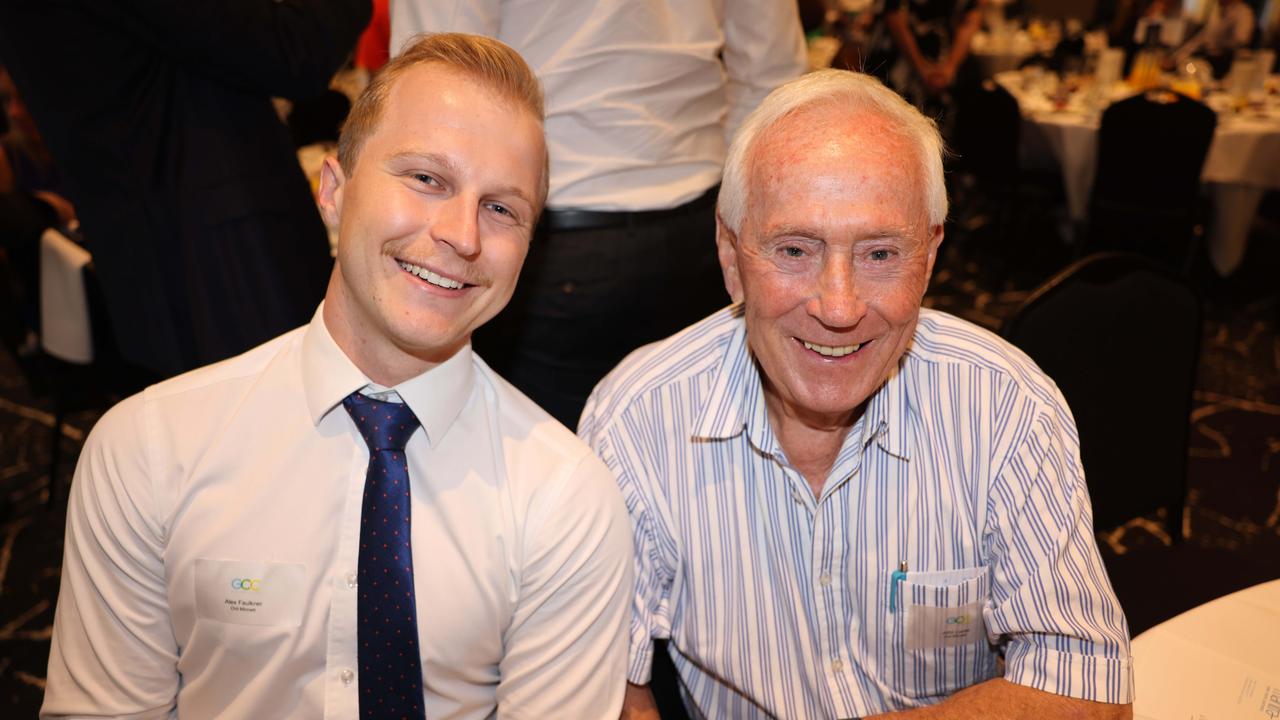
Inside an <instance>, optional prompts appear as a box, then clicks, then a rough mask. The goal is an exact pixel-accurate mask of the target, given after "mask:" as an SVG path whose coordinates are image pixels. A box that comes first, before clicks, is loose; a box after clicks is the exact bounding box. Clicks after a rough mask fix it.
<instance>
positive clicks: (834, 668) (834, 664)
mask: <svg viewBox="0 0 1280 720" xmlns="http://www.w3.org/2000/svg"><path fill="white" fill-rule="evenodd" d="M831 672H833V673H841V672H844V663H843V662H841V661H839V660H832V661H831Z"/></svg>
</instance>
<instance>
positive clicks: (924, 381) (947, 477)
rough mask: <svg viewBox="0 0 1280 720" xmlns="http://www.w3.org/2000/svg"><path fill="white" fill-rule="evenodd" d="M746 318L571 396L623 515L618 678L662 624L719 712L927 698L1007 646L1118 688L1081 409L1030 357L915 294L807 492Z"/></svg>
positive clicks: (695, 703)
mask: <svg viewBox="0 0 1280 720" xmlns="http://www.w3.org/2000/svg"><path fill="white" fill-rule="evenodd" d="M741 316H742V313H741V310H740V307H730V308H727V309H725V310H723V311H721V312H718V313H716V314H714V315H712V316H711V317H709V318H707V319H705V320H703V321H702V322H700V323H698V324H696V325H693V326H691V327H689V328H687V329H686V330H684V331H682V332H680V333H679V334H677V335H674V336H672V337H670V338H668V339H666V340H664V341H661V342H659V343H655V344H653V345H650V346H647V347H645V348H642V349H640V350H638V351H637V352H635V353H633V354H632V355H631V356H630V357H629V358H627V359H626V360H625V361H623V363H622V364H621V365H619V366H618V367H617V368H616V369H615V370H614V371H613V372H612V373H611V374H610V375H609V376H608V377H607V378H605V380H603V381H602V382H601V383H600V385H599V386H597V388H596V390H595V392H594V393H593V395H592V397H591V400H590V401H589V402H588V403H587V407H586V410H585V411H584V413H583V417H582V422H581V425H580V428H579V433H580V434H581V435H582V437H583V438H584V439H586V440H587V442H588V443H589V444H590V445H591V446H592V447H593V448H594V449H595V451H596V452H597V453H598V454H599V455H600V457H601V458H603V459H604V461H605V463H606V464H607V465H608V466H609V468H610V469H611V470H612V471H613V473H614V474H615V476H616V477H617V478H618V482H619V484H620V486H621V488H622V492H623V496H624V498H625V500H626V503H627V507H628V509H629V510H630V512H631V517H632V520H633V521H634V524H635V540H636V569H637V577H636V597H635V601H634V605H633V608H632V621H631V660H630V668H629V671H628V672H629V674H628V677H629V680H630V681H631V682H633V683H637V684H644V683H647V682H648V681H649V673H650V666H651V661H652V652H653V642H652V638H668V637H669V638H670V639H671V649H672V657H673V659H674V661H675V664H676V667H677V670H678V671H679V673H680V675H681V678H682V680H683V684H684V687H685V690H686V691H687V695H686V698H685V702H686V704H687V705H692V709H694V710H695V711H696V714H698V715H703V716H706V717H712V718H756V717H778V718H818V717H829V718H847V717H853V716H862V715H869V714H874V713H878V712H885V711H889V710H896V709H904V708H910V707H915V706H920V705H925V704H931V703H936V702H940V701H941V700H943V699H944V698H946V697H947V696H948V695H950V694H951V693H953V692H955V691H957V690H959V689H961V688H964V687H966V686H969V685H972V684H974V683H977V682H980V681H983V680H986V679H988V678H992V677H995V676H996V675H997V673H998V668H999V663H998V658H999V655H1000V652H1001V651H1003V653H1004V670H1003V676H1004V677H1005V678H1006V679H1008V680H1009V681H1012V682H1015V683H1019V684H1022V685H1027V686H1030V687H1033V688H1038V689H1041V690H1045V691H1049V692H1053V693H1057V694H1061V695H1068V696H1072V697H1077V698H1086V699H1090V700H1097V701H1104V702H1113V703H1125V702H1131V701H1132V696H1133V690H1132V670H1131V663H1130V658H1129V634H1128V626H1127V624H1126V622H1125V619H1124V615H1123V613H1122V612H1121V610H1120V606H1119V604H1118V603H1117V601H1116V598H1115V594H1114V593H1113V592H1112V590H1111V584H1110V581H1109V580H1108V579H1107V576H1106V571H1105V570H1104V568H1103V565H1102V561H1101V558H1100V557H1099V555H1098V550H1097V545H1096V544H1095V542H1094V538H1093V532H1092V525H1093V523H1092V512H1091V510H1090V506H1089V497H1088V494H1087V491H1086V488H1085V483H1084V476H1083V473H1082V470H1081V466H1080V457H1079V439H1078V437H1077V435H1076V430H1075V423H1074V421H1073V420H1072V418H1071V415H1070V412H1069V411H1068V409H1067V407H1066V403H1065V402H1064V400H1063V398H1062V395H1061V394H1060V393H1059V392H1058V389H1057V387H1056V386H1055V385H1054V384H1053V383H1052V381H1050V380H1049V379H1048V378H1047V377H1045V375H1044V374H1043V373H1042V372H1041V371H1040V370H1039V368H1037V367H1036V366H1035V365H1034V364H1033V363H1032V362H1031V361H1030V360H1029V359H1027V357H1026V356H1025V355H1023V354H1022V353H1021V352H1019V351H1018V350H1017V349H1015V348H1013V347H1012V346H1010V345H1009V344H1008V343H1005V342H1004V341H1002V340H1000V339H999V338H997V337H996V336H994V335H992V334H991V333H989V332H987V331H985V330H982V329H980V328H977V327H975V326H973V325H971V324H969V323H966V322H964V321H962V320H960V319H958V318H955V317H952V316H950V315H947V314H945V313H941V312H936V311H931V310H923V311H922V312H921V315H920V321H919V324H918V326H917V328H916V332H915V336H914V338H913V340H912V343H911V346H910V348H909V349H908V350H907V352H906V354H905V355H904V356H903V358H902V360H901V362H900V364H899V368H898V371H897V372H896V373H895V374H894V375H893V376H892V377H890V378H889V380H888V381H887V382H886V383H885V385H884V386H883V387H882V388H881V389H880V390H879V391H877V393H876V394H875V395H874V396H873V397H872V398H871V400H870V401H869V402H868V404H867V408H866V411H865V412H864V413H863V415H862V417H861V418H860V419H859V420H858V421H857V423H856V424H855V425H854V427H853V429H852V431H851V432H850V433H849V436H848V438H847V439H846V441H845V443H844V447H843V448H842V450H841V452H840V454H839V456H838V457H837V459H836V462H835V465H834V467H833V468H832V471H831V474H830V476H829V477H828V478H827V481H826V484H825V485H824V486H823V489H822V495H821V497H819V498H816V499H815V498H814V496H813V492H812V491H811V490H810V489H809V485H808V484H807V483H806V482H805V480H804V478H803V477H802V476H801V475H800V474H799V473H798V472H797V471H796V470H795V469H794V468H792V467H791V466H790V465H789V464H788V463H787V461H786V458H785V456H784V454H783V452H782V448H781V447H780V445H779V444H778V441H777V439H776V438H775V436H774V434H773V432H772V430H771V428H770V423H769V417H768V414H767V412H766V410H765V404H764V396H763V394H762V390H761V381H760V374H759V371H758V369H757V365H756V364H755V362H754V360H753V359H752V357H751V354H750V351H749V349H748V346H747V343H746V327H745V324H744V322H743V320H742V318H741ZM903 562H905V563H906V566H907V572H906V577H905V579H902V580H900V581H895V580H892V576H893V573H894V571H895V570H898V569H900V563H903ZM891 586H896V590H893V593H894V594H895V598H894V599H895V607H894V609H893V610H891V609H890V594H891ZM984 630H985V632H984Z"/></svg>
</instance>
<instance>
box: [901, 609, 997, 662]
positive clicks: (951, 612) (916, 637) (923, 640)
mask: <svg viewBox="0 0 1280 720" xmlns="http://www.w3.org/2000/svg"><path fill="white" fill-rule="evenodd" d="M983 625H984V624H983V621H982V603H980V602H972V603H968V604H967V605H961V606H959V607H930V606H928V605H912V606H910V607H909V608H908V609H907V649H908V650H929V649H932V648H940V647H955V646H956V645H968V644H969V643H975V642H978V640H979V639H981V638H983V637H985V630H984V626H983Z"/></svg>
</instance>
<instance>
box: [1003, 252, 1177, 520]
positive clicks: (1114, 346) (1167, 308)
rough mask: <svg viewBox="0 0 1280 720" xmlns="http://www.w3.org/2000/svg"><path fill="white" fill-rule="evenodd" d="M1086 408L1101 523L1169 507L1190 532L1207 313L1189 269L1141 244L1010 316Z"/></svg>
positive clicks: (1076, 410)
mask: <svg viewBox="0 0 1280 720" xmlns="http://www.w3.org/2000/svg"><path fill="white" fill-rule="evenodd" d="M1002 334H1003V336H1004V337H1005V339H1007V340H1009V341H1010V342H1012V343H1013V344H1014V345H1016V346H1017V347H1018V348H1020V349H1021V350H1023V351H1024V352H1025V353H1027V355H1029V356H1030V357H1031V359H1032V360H1034V361H1035V362H1036V363H1037V364H1039V365H1040V367H1041V368H1042V369H1044V371H1045V372H1046V373H1048V375H1049V377H1051V378H1053V380H1054V382H1056V383H1057V385H1058V387H1059V389H1061V391H1062V394H1063V396H1064V397H1065V398H1066V400H1067V404H1068V406H1069V407H1070V408H1071V412H1072V415H1073V416H1074V417H1075V420H1076V426H1077V428H1078V430H1079V436H1080V454H1081V459H1082V462H1083V464H1084V473H1085V478H1086V481H1087V483H1088V488H1089V495H1090V497H1091V498H1092V500H1093V510H1094V523H1095V527H1096V528H1098V529H1100V530H1101V529H1109V528H1112V527H1115V526H1118V525H1120V524H1122V523H1124V522H1127V521H1128V520H1130V519H1132V518H1134V517H1138V516H1141V515H1146V514H1148V513H1152V512H1154V511H1157V510H1160V509H1164V510H1165V523H1166V526H1167V527H1168V530H1169V535H1170V537H1172V538H1175V539H1181V537H1182V532H1181V526H1182V514H1183V508H1184V506H1185V502H1186V488H1187V447H1188V433H1189V431H1190V415H1191V402H1192V391H1193V389H1194V383H1195V374H1196V367H1197V365H1198V360H1199V349H1200V334H1201V314H1200V303H1199V299H1198V298H1197V296H1196V294H1195V292H1194V291H1193V290H1192V289H1191V287H1190V285H1188V283H1187V281H1186V280H1185V279H1183V278H1182V277H1181V276H1179V275H1177V274H1176V273H1174V272H1172V271H1171V270H1169V269H1168V268H1166V267H1164V266H1162V265H1160V264H1159V263H1156V262H1154V261H1152V260H1150V259H1147V258H1144V257H1142V256H1139V255H1135V254H1132V253H1115V252H1112V253H1099V254H1096V255H1091V256H1089V257H1087V258H1084V259H1082V260H1079V261H1077V262H1075V263H1073V264H1072V265H1070V266H1069V267H1067V268H1066V269H1065V270H1063V271H1062V272H1060V273H1058V274H1057V275H1056V276H1054V277H1052V278H1050V279H1049V280H1047V281H1046V282H1045V283H1044V284H1043V285H1041V286H1040V287H1039V288H1037V289H1036V290H1035V291H1034V292H1033V293H1032V294H1031V295H1030V296H1029V297H1028V298H1027V300H1026V301H1025V302H1024V303H1023V304H1022V306H1021V307H1019V308H1018V309H1017V310H1016V311H1015V312H1014V314H1013V315H1012V316H1010V317H1009V319H1008V320H1007V321H1006V323H1005V325H1004V327H1003V328H1002Z"/></svg>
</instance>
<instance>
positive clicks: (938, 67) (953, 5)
mask: <svg viewBox="0 0 1280 720" xmlns="http://www.w3.org/2000/svg"><path fill="white" fill-rule="evenodd" d="M981 10H982V0H885V4H884V15H883V17H884V21H885V25H886V26H887V28H888V30H889V37H890V38H892V43H893V50H894V53H893V54H894V55H895V57H894V59H893V61H892V62H891V63H889V65H888V66H887V68H886V70H885V71H884V72H883V73H879V72H878V73H877V74H881V75H882V76H883V78H884V79H885V80H886V81H887V83H888V85H889V86H890V87H892V88H893V89H895V90H897V91H898V93H899V94H900V95H902V96H903V97H905V98H906V99H907V100H908V101H909V102H911V103H912V104H913V105H915V106H917V107H920V108H926V109H927V111H928V112H929V114H930V115H933V114H935V113H934V112H932V111H934V110H938V109H942V108H943V107H945V106H946V104H947V99H946V98H945V94H946V93H947V91H948V90H950V89H951V88H952V86H953V85H954V84H955V82H956V75H957V73H958V72H959V70H960V67H961V65H962V64H963V63H964V61H965V58H967V57H968V56H969V46H970V43H971V42H972V40H973V35H974V33H976V32H977V31H978V29H979V28H980V27H981V26H982V12H981ZM873 69H874V68H873Z"/></svg>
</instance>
